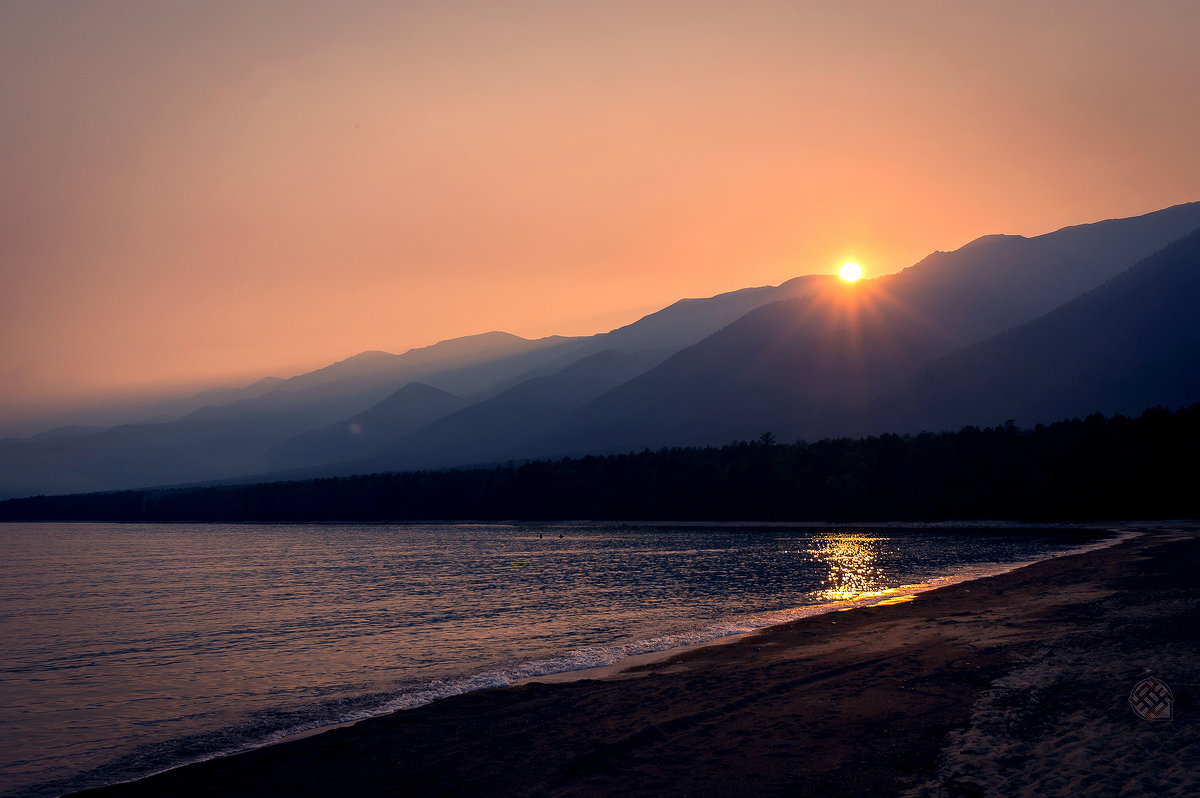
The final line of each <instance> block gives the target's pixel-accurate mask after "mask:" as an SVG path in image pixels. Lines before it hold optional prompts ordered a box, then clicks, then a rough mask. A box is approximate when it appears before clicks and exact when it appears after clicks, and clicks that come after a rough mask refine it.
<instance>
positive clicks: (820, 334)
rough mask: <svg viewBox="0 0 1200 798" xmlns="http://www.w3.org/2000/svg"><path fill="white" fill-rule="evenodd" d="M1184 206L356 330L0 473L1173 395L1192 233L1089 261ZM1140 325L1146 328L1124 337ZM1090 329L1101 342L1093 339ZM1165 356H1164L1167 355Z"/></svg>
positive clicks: (1037, 414) (1182, 380) (121, 478)
mask: <svg viewBox="0 0 1200 798" xmlns="http://www.w3.org/2000/svg"><path fill="white" fill-rule="evenodd" d="M1197 227H1200V203H1191V204H1189V205H1181V206H1176V207H1174V208H1169V209H1166V210H1164V211H1159V212H1156V213H1152V214H1148V215H1146V216H1142V217H1136V218H1133V219H1121V220H1111V221H1107V222H1100V223H1096V224H1090V225H1080V226H1076V227H1069V228H1064V229H1063V230H1059V231H1057V232H1055V233H1050V234H1047V235H1044V236H1037V237H1034V238H1024V237H1020V236H985V237H983V238H981V239H977V240H975V241H973V242H971V243H970V244H968V245H966V246H964V247H962V248H961V249H959V250H956V251H955V252H950V253H935V254H933V255H931V256H929V257H927V258H925V259H924V260H922V261H921V262H920V263H918V264H916V265H915V266H912V267H910V268H908V269H905V270H904V271H903V272H901V273H899V274H896V275H890V276H887V277H884V278H880V279H878V280H874V281H864V282H862V283H859V284H857V285H854V286H849V285H845V284H843V283H841V282H839V281H836V280H832V279H831V278H829V277H827V276H810V277H807V278H798V279H797V280H792V281H789V282H788V283H784V284H783V285H781V286H778V287H764V288H754V289H745V290H743V291H735V292H729V293H727V294H722V295H719V296H716V297H710V298H708V299H703V300H682V301H680V302H677V303H675V304H674V305H671V306H670V307H668V308H664V309H663V310H661V311H659V312H657V313H654V314H650V315H649V316H647V317H645V318H644V319H641V320H639V321H638V322H635V323H634V324H631V325H627V326H625V327H622V328H618V329H617V330H613V331H611V332H609V333H605V334H602V335H597V336H592V337H590V338H561V337H551V338H543V339H540V340H535V341H530V340H526V339H523V338H519V337H517V336H512V335H508V334H506V333H486V334H483V335H479V336H467V337H465V338H461V339H454V340H452V341H444V342H441V343H439V344H435V345H433V346H431V347H424V348H420V349H414V350H410V351H409V352H406V353H404V354H402V355H390V354H388V353H384V352H364V353H361V354H360V355H356V356H355V357H352V358H348V359H347V360H344V361H340V362H338V363H335V364H332V365H331V366H329V367H326V368H324V369H319V370H317V371H314V372H310V373H308V374H304V375H300V376H298V377H294V378H292V379H290V380H280V381H274V380H267V381H260V382H259V383H256V384H254V385H251V386H246V388H244V389H231V390H224V391H221V392H217V393H210V394H208V397H209V398H213V399H217V400H218V401H219V400H221V399H228V398H229V397H231V396H234V397H236V400H235V401H232V402H226V403H223V404H222V403H213V404H210V405H207V406H204V407H201V408H197V409H194V410H193V411H192V412H190V413H189V414H188V415H187V416H186V417H184V418H182V419H179V420H176V421H172V422H169V423H157V424H132V425H124V426H120V427H115V428H112V429H107V430H104V431H101V432H92V431H81V430H66V431H64V432H63V433H62V434H54V435H48V436H43V437H42V438H41V439H28V440H22V441H15V442H14V441H6V442H4V443H3V445H0V496H17V495H28V494H31V493H37V492H48V491H49V492H62V491H85V490H103V489H110V488H121V487H134V486H146V485H161V484H172V483H181V482H195V481H201V480H216V479H226V478H230V477H237V476H240V475H247V476H248V475H253V474H258V473H262V472H265V471H269V470H278V469H297V468H300V469H304V468H307V469H310V471H311V470H313V469H316V470H317V471H320V472H323V473H334V472H336V473H349V471H348V470H347V469H353V470H379V469H381V468H397V467H404V468H410V467H428V466H443V465H455V464H467V463H479V462H489V461H490V462H495V461H504V460H507V459H510V458H522V457H530V456H552V455H558V454H579V453H585V452H605V451H614V450H618V451H619V450H628V449H640V448H642V447H645V446H660V445H667V444H701V443H724V442H727V441H729V440H731V439H738V438H742V439H745V438H753V437H757V436H758V435H759V434H760V433H762V432H765V431H768V430H769V431H773V432H774V433H775V434H776V435H777V436H779V438H780V439H781V440H787V439H791V438H795V437H806V438H816V437H822V436H826V435H831V434H857V433H860V432H863V431H866V430H876V429H879V428H880V427H879V424H880V423H882V422H880V421H879V420H878V419H886V420H887V422H886V423H887V424H888V425H895V426H896V427H897V428H905V429H909V428H915V427H914V425H917V426H921V425H927V424H929V425H937V426H944V425H946V424H949V425H953V424H955V423H958V422H957V421H955V419H962V418H968V417H970V418H971V419H972V420H973V421H974V423H997V422H998V421H1002V420H1003V419H1005V418H1010V417H1011V418H1017V419H1018V420H1019V421H1021V422H1022V423H1029V422H1031V421H1032V420H1037V419H1041V418H1046V419H1049V418H1054V417H1057V415H1059V414H1061V412H1071V413H1079V412H1090V410H1083V409H1073V410H1069V411H1065V410H1064V408H1068V407H1070V408H1082V407H1083V406H1084V405H1085V404H1086V401H1087V400H1088V397H1089V395H1090V396H1091V399H1092V401H1094V402H1097V403H1098V404H1097V406H1096V407H1095V408H1094V409H1107V410H1126V411H1128V412H1136V411H1138V410H1140V409H1141V408H1140V407H1139V406H1136V405H1137V403H1139V402H1142V403H1149V404H1157V403H1160V402H1164V403H1173V402H1176V401H1178V402H1180V403H1190V402H1192V401H1195V400H1196V399H1197V398H1200V397H1197V396H1189V395H1188V394H1189V392H1190V391H1192V390H1193V388H1194V385H1193V383H1192V382H1189V377H1190V374H1191V373H1194V372H1195V371H1196V369H1195V360H1194V353H1193V350H1192V349H1190V348H1189V347H1190V346H1191V343H1190V341H1191V339H1190V338H1188V337H1187V335H1190V333H1186V334H1185V333H1181V332H1179V331H1180V330H1184V329H1185V328H1187V323H1186V322H1187V313H1188V312H1189V311H1188V310H1187V309H1188V308H1191V307H1195V302H1194V298H1190V297H1192V295H1191V294H1189V293H1187V291H1188V290H1190V288H1189V286H1190V285H1191V284H1190V283H1188V282H1187V281H1186V279H1185V277H1184V274H1183V271H1186V266H1185V264H1186V261H1187V258H1188V257H1190V255H1188V253H1189V252H1191V249H1189V247H1190V246H1193V244H1187V243H1186V242H1185V243H1181V244H1180V246H1181V247H1182V249H1180V250H1178V253H1177V255H1175V256H1172V257H1176V258H1177V261H1172V263H1175V265H1174V266H1172V267H1170V268H1169V269H1168V267H1167V266H1161V265H1160V266H1159V267H1155V266H1154V265H1153V264H1154V263H1158V261H1157V260H1155V259H1151V260H1150V261H1146V262H1145V263H1142V264H1140V265H1139V266H1138V267H1137V268H1135V269H1132V270H1130V271H1129V273H1128V274H1125V275H1122V276H1121V277H1120V278H1119V279H1117V280H1113V281H1112V282H1111V283H1109V282H1106V281H1109V280H1112V278H1114V277H1115V276H1116V275H1118V274H1121V273H1122V272H1123V271H1126V270H1127V269H1129V267H1130V265H1131V264H1133V263H1134V262H1136V261H1139V260H1142V259H1143V258H1145V257H1146V256H1147V255H1150V254H1151V253H1154V252H1156V251H1158V250H1160V249H1161V248H1163V247H1164V246H1166V245H1167V244H1170V243H1171V242H1172V241H1175V240H1177V239H1181V238H1183V237H1184V236H1185V235H1187V234H1188V233H1190V232H1191V231H1192V230H1194V229H1196V228H1197ZM1189 241H1191V239H1189ZM1172 251H1174V250H1172ZM1163 257H1166V256H1163ZM1147 263H1149V264H1150V265H1149V266H1147V265H1146V264H1147ZM1181 264H1184V265H1181ZM1154 268H1162V269H1166V270H1167V271H1165V272H1164V274H1165V275H1166V276H1165V277H1162V278H1161V280H1162V282H1164V283H1167V284H1178V286H1179V291H1178V298H1175V297H1172V296H1170V295H1159V294H1155V295H1154V296H1153V297H1151V296H1150V294H1149V293H1147V292H1149V291H1150V290H1151V288H1153V286H1149V285H1148V283H1151V282H1153V280H1151V279H1150V278H1147V277H1137V276H1136V275H1138V274H1142V273H1143V272H1144V273H1147V274H1149V273H1150V272H1152V271H1153V270H1154ZM1172 269H1173V270H1174V271H1172ZM1181 270H1183V271H1181ZM1102 284H1103V289H1102V290H1099V291H1096V292H1093V293H1090V294H1089V293H1087V292H1091V291H1092V290H1093V289H1096V288H1097V286H1101V285H1102ZM1114 286H1116V287H1114ZM1159 290H1160V291H1167V292H1168V294H1169V293H1170V292H1169V289H1167V286H1166V285H1164V286H1160V287H1159ZM1084 294H1087V296H1086V297H1085V296H1081V295H1084ZM1097 295H1099V296H1101V297H1107V299H1105V300H1104V302H1101V301H1100V300H1098V299H1095V298H1094V297H1095V296H1097ZM1126 295H1128V296H1126ZM795 297H799V298H795ZM1076 297H1078V298H1079V299H1078V300H1077V301H1076V302H1071V304H1070V305H1067V306H1064V307H1062V309H1061V312H1062V313H1066V314H1068V315H1067V316H1063V317H1058V316H1055V314H1051V316H1052V317H1054V318H1059V319H1060V320H1059V321H1057V322H1053V323H1054V324H1059V325H1063V327H1062V331H1061V333H1060V338H1061V341H1062V343H1061V347H1066V348H1065V349H1062V348H1061V347H1060V346H1059V345H1058V344H1056V343H1055V342H1054V341H1053V340H1051V336H1050V334H1049V333H1046V332H1039V330H1043V329H1049V328H1043V327H1042V324H1043V320H1039V321H1038V322H1037V324H1036V325H1033V328H1034V330H1035V332H1034V333H1030V332H1028V331H1027V330H1026V331H1022V330H1024V328H1022V329H1021V330H1014V331H1012V332H1011V333H1009V334H1008V336H1001V337H1000V338H999V339H995V340H992V341H988V342H987V343H986V345H984V344H980V342H981V341H984V340H985V339H988V338H990V337H991V336H995V335H996V334H998V333H1001V332H1003V331H1004V330H1006V329H1008V328H1010V327H1013V326H1014V325H1021V324H1024V323H1026V322H1030V321H1031V320H1034V319H1038V318H1039V317H1041V316H1044V315H1046V314H1047V313H1050V312H1051V311H1053V310H1054V309H1055V308H1057V307H1059V306H1061V305H1063V304H1064V303H1066V302H1069V301H1070V300H1073V299H1075V298H1076ZM1121 297H1125V299H1121ZM780 299H782V300H783V301H776V300H780ZM1085 300H1086V301H1085ZM1130 302H1133V303H1134V304H1132V305H1131V304H1129V303H1130ZM1179 302H1185V303H1186V302H1191V305H1187V304H1183V305H1180V304H1178V303H1179ZM1080 303H1082V304H1080ZM1095 303H1100V304H1095ZM1105 303H1107V304H1105ZM1123 303H1124V304H1123ZM1155 303H1157V304H1155ZM1172 303H1175V304H1172ZM1073 308H1075V309H1073ZM1078 308H1083V309H1082V310H1080V309H1078ZM1071 314H1075V315H1071ZM1122 314H1124V316H1125V317H1128V319H1139V321H1136V323H1135V322H1134V321H1129V322H1128V323H1126V321H1125V319H1124V318H1122ZM1154 314H1157V319H1158V320H1157V321H1156V320H1155V318H1152V316H1154ZM1047 318H1050V317H1047ZM1067 318H1069V319H1070V322H1069V323H1068V322H1067V321H1062V319H1067ZM1046 323H1047V324H1050V323H1051V322H1046ZM1143 327H1144V328H1146V329H1152V330H1155V331H1156V335H1157V338H1155V337H1153V336H1151V337H1140V338H1139V337H1136V336H1135V335H1134V333H1135V332H1136V330H1137V329H1140V328H1143ZM1089 329H1092V332H1088V330H1089ZM1187 329H1190V328H1187ZM1173 330H1174V331H1173ZM1035 333H1036V334H1035ZM1120 335H1124V336H1125V337H1123V338H1122V337H1120ZM1012 336H1016V337H1015V338H1014V337H1012ZM1022 336H1034V338H1036V339H1037V340H1036V341H1035V340H1034V338H1024V337H1022ZM1114 336H1116V337H1114ZM997 341H1008V342H1009V343H1006V344H1003V345H1002V344H1001V343H997ZM1013 341H1016V342H1017V343H1013ZM1172 341H1177V342H1178V346H1177V347H1175V348H1171V346H1170V345H1169V344H1170V342H1172ZM1072 342H1073V343H1072ZM1096 342H1105V343H1104V344H1103V345H1101V344H1098V343H1096ZM976 345H978V346H976ZM1085 345H1086V346H1093V348H1092V349H1087V348H1086V346H1085ZM1096 346H1099V347H1100V349H1103V348H1104V346H1108V347H1109V348H1111V349H1112V351H1111V352H1109V353H1108V355H1107V356H1106V357H1105V358H1099V355H1098V353H1097V350H1096V348H1095V347H1096ZM680 347H684V348H682V349H680ZM964 347H967V348H964ZM988 347H991V348H988ZM1039 347H1040V349H1039ZM1056 347H1057V348H1056ZM1071 347H1074V348H1071ZM1060 349H1061V351H1060ZM957 350H962V351H960V352H959V354H957V355H954V356H950V355H951V353H954V352H956V351H957ZM1034 350H1038V351H1034ZM1123 353H1124V354H1123ZM947 356H950V357H947ZM943 358H944V359H943ZM1098 358H1099V359H1098ZM1071 364H1074V366H1075V367H1076V368H1075V369H1074V370H1072V368H1068V366H1070V365H1071ZM1081 364H1090V365H1087V367H1086V368H1084V367H1083V365H1081ZM1026 369H1027V370H1026ZM1172 369H1176V370H1182V371H1183V372H1186V373H1175V376H1174V377H1173V378H1170V375H1171V374H1172V373H1174V372H1172ZM1169 378H1170V379H1169ZM1171 379H1174V382H1172V381H1171ZM413 383H419V385H413ZM972 386H974V387H972ZM1013 386H1021V387H1020V388H1019V389H1018V388H1015V387H1013ZM1037 386H1042V388H1041V389H1040V390H1035V388H1037ZM200 396H203V395H200ZM880 397H888V399H887V401H886V402H882V403H881V402H880V401H879V398H880ZM191 399H192V401H193V402H194V401H196V398H195V397H192V398H191ZM1068 399H1069V401H1068ZM1110 400H1111V401H1110ZM186 407H188V403H187V401H185V400H180V402H178V403H177V404H176V405H174V408H175V412H178V410H179V409H180V408H186ZM868 409H870V412H867V411H868ZM872 414H874V416H873V415H872ZM352 427H358V428H360V429H362V430H363V431H366V430H368V429H369V430H371V432H370V433H368V434H366V435H365V436H364V435H363V434H362V433H352V432H350V430H351V429H352ZM350 464H352V465H350Z"/></svg>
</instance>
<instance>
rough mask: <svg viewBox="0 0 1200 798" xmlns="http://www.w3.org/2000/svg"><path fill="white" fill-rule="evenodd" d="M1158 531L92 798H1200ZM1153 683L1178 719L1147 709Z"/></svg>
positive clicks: (1167, 540) (1191, 665)
mask: <svg viewBox="0 0 1200 798" xmlns="http://www.w3.org/2000/svg"><path fill="white" fill-rule="evenodd" d="M1143 528H1144V529H1145V533H1144V534H1143V535H1141V536H1139V537H1136V538H1134V539H1132V540H1129V541H1126V542H1124V543H1121V544H1118V545H1116V546H1113V547H1110V548H1107V549H1102V550H1099V551H1094V552H1090V553H1086V554H1079V555H1072V556H1066V557H1059V558H1056V559H1052V560H1047V561H1044V562H1040V563H1036V564H1034V565H1030V566H1027V567H1024V568H1020V569H1018V570H1016V571H1012V572H1010V573H1007V574H1003V575H1000V576H995V577H990V578H987V579H981V580H976V581H971V582H965V583H961V584H957V585H952V586H949V587H945V588H941V589H939V590H935V591H931V592H927V593H922V594H920V595H919V596H917V597H916V599H915V600H913V601H908V602H904V603H896V604H890V605H886V606H876V607H865V608H858V609H853V610H849V611H846V612H835V613H830V614H826V615H820V616H815V617H811V618H806V619H803V620H800V621H796V622H793V623H790V624H786V625H783V626H777V627H772V628H770V629H767V630H765V631H763V632H760V633H757V634H754V635H751V636H748V637H746V638H744V639H742V640H739V641H737V642H735V643H733V644H729V645H716V646H708V647H704V648H700V649H696V650H693V651H689V652H686V653H683V654H680V655H678V656H675V657H672V658H669V659H666V660H664V661H660V662H653V663H649V664H643V665H639V666H637V667H634V668H631V669H627V670H625V671H623V672H621V673H619V674H617V675H614V676H611V677H609V678H604V679H587V680H579V681H571V682H566V683H557V684H544V683H536V682H535V683H530V684H525V685H522V686H519V687H511V688H505V689H498V690H486V691H481V692H476V693H468V694H465V695H460V696H456V697H453V698H448V699H444V700H441V701H438V702H435V703H433V704H429V705H426V706H423V707H419V708H416V709H411V710H407V711H404V712H398V713H395V714H393V715H389V716H385V717H380V718H375V719H372V720H367V721H363V722H360V723H357V724H355V725H353V726H347V727H342V728H336V729H332V730H330V731H327V732H324V733H321V734H317V735H314V736H311V737H307V738H304V739H298V740H293V741H290V742H287V743H283V744H279V745H274V746H270V747H267V748H262V749H259V750H256V751H251V752H248V753H245V754H240V755H237V756H231V757H226V758H223V759H218V760H213V761H209V762H204V763H200V764H197V765H191V766H188V767H184V768H179V769H177V770H172V771H169V772H166V773H162V774H159V775H157V776H154V777H151V778H148V779H144V780H141V781H138V782H133V783H130V784H125V785H117V786H113V787H107V788H104V789H99V790H92V791H88V792H85V793H79V795H88V796H161V795H179V796H200V795H213V796H217V795H221V796H227V795H259V796H261V795H514V796H516V795H521V796H540V795H692V796H694V795H713V796H716V795H838V796H856V795H862V796H866V795H913V796H972V795H1076V794H1084V795H1145V794H1157V795H1196V794H1200V724H1197V722H1196V713H1197V708H1198V706H1200V702H1197V695H1198V690H1200V584H1198V578H1197V574H1198V573H1200V532H1198V531H1197V527H1196V525H1194V524H1191V523H1186V524H1185V523H1180V524H1169V523H1163V524H1155V525H1147V526H1145V527H1143ZM1148 676H1153V677H1155V678H1156V679H1158V680H1159V683H1160V684H1164V685H1166V686H1167V687H1168V688H1169V689H1170V691H1171V694H1172V697H1173V703H1172V705H1171V710H1172V715H1173V718H1172V719H1171V720H1170V721H1164V720H1158V721H1148V720H1146V719H1144V718H1143V717H1140V716H1139V715H1138V714H1136V713H1135V712H1134V709H1133V707H1131V704H1130V701H1129V698H1130V693H1131V691H1132V690H1133V689H1134V687H1135V685H1137V684H1138V683H1139V681H1141V680H1143V679H1144V678H1146V677H1148ZM1143 708H1144V707H1143Z"/></svg>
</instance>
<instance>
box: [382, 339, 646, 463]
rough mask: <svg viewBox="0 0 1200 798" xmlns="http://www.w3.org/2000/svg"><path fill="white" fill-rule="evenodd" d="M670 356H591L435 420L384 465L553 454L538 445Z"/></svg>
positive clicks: (611, 352) (605, 353) (612, 353)
mask: <svg viewBox="0 0 1200 798" xmlns="http://www.w3.org/2000/svg"><path fill="white" fill-rule="evenodd" d="M664 357H665V353H662V352H654V351H651V352H635V353H626V352H617V351H614V350H605V351H602V352H597V353H595V354H593V355H589V356H588V357H585V358H583V359H582V360H579V361H578V362H576V363H572V364H571V365H569V366H567V367H566V368H564V369H562V370H561V371H558V372H556V373H555V374H550V375H546V376H542V377H534V378H532V379H529V380H526V381H525V382H522V383H521V384H519V385H516V386H514V387H512V388H509V389H508V390H506V391H503V392H501V393H499V394H497V395H495V396H493V397H491V398H489V399H487V400H485V401H482V402H479V403H477V404H474V405H471V406H470V407H467V408H464V409H462V410H459V411H458V412H456V413H453V414H451V415H448V416H446V417H444V418H441V419H438V420H437V421H434V422H433V423H431V424H429V425H427V426H425V427H424V428H422V429H420V430H418V431H416V432H414V433H413V434H412V435H409V436H408V437H407V438H405V439H404V440H403V441H400V442H399V445H398V446H397V447H396V448H395V449H394V450H393V451H391V452H388V453H387V457H386V459H383V460H381V461H380V462H379V465H380V467H389V468H393V469H394V468H429V467H437V466H446V465H454V464H457V463H472V462H486V461H490V460H495V459H510V458H516V457H531V456H535V455H540V454H547V453H548V452H547V451H545V450H537V449H536V448H535V447H536V446H537V444H538V442H539V441H540V439H541V438H542V437H543V436H544V435H545V434H546V433H547V432H549V431H550V430H552V429H554V427H555V426H556V425H557V424H558V423H560V422H561V421H562V420H563V419H565V418H566V417H567V416H568V414H569V413H570V412H571V411H573V410H574V409H576V408H578V407H580V406H582V405H584V404H586V403H587V402H588V401H590V400H592V399H594V398H595V397H597V396H599V395H600V394H602V393H604V392H605V391H607V390H609V389H611V388H613V387H615V386H617V385H620V384H621V383H623V382H626V381H627V380H629V379H631V378H632V377H635V376H637V375H638V374H641V373H642V372H644V371H646V370H647V369H649V368H651V367H652V366H654V365H655V364H656V363H659V362H661V361H662V359H663V358H664Z"/></svg>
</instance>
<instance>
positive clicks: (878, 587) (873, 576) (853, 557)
mask: <svg viewBox="0 0 1200 798" xmlns="http://www.w3.org/2000/svg"><path fill="white" fill-rule="evenodd" d="M881 541H882V538H878V537H874V536H872V535H863V534H859V533H854V532H835V533H832V534H829V535H823V536H821V537H818V538H815V539H814V540H813V544H814V545H813V547H812V548H810V549H808V550H807V554H809V555H810V556H811V557H812V558H813V560H814V561H816V562H818V563H823V564H824V565H825V566H826V567H827V568H828V569H829V574H828V576H826V578H825V579H823V580H821V582H822V586H823V587H822V589H821V592H820V596H821V599H822V600H823V601H849V600H851V599H859V598H866V597H870V596H883V595H887V594H888V593H893V592H895V591H894V589H892V588H889V587H888V586H887V585H886V584H885V582H884V579H883V570H882V569H881V568H880V567H879V565H878V552H879V544H880V543H881Z"/></svg>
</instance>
